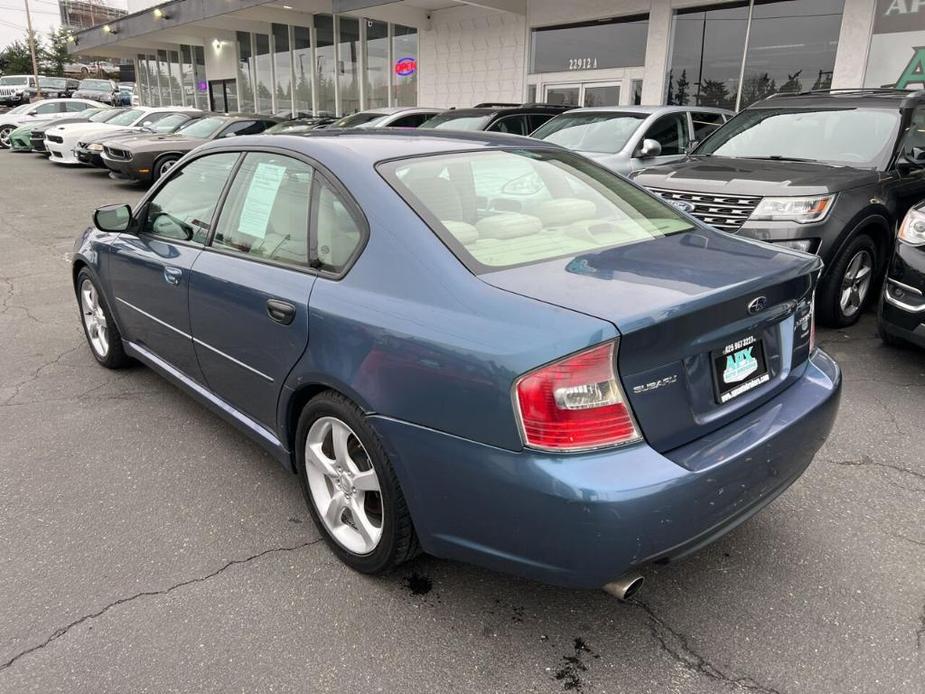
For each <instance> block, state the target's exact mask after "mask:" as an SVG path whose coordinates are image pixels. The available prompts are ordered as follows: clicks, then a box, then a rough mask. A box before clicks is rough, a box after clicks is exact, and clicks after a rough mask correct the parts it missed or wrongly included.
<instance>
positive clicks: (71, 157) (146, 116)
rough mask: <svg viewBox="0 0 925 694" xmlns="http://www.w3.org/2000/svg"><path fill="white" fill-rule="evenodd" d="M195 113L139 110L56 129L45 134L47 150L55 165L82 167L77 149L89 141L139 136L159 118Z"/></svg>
mask: <svg viewBox="0 0 925 694" xmlns="http://www.w3.org/2000/svg"><path fill="white" fill-rule="evenodd" d="M184 111H186V112H189V111H193V112H196V109H192V108H186V107H182V106H163V107H149V106H139V107H138V108H132V109H128V110H126V111H124V112H123V113H120V114H118V115H117V116H114V117H113V118H111V119H109V120H107V121H106V122H96V121H94V122H89V123H73V124H71V125H62V126H56V127H54V128H49V129H48V130H47V131H46V132H45V148H46V149H47V150H48V151H49V152H50V153H51V158H50V161H53V162H55V163H56V164H80V160H78V159H77V154H76V150H77V146H78V144H79V143H80V142H86V141H88V140H89V139H90V138H96V137H99V136H100V135H103V134H104V133H106V132H110V131H113V132H114V131H116V130H122V131H125V130H132V131H134V132H140V131H141V129H142V128H143V127H145V125H146V124H148V123H153V122H154V121H156V120H157V119H159V118H162V117H163V116H161V115H160V114H168V113H178V112H184Z"/></svg>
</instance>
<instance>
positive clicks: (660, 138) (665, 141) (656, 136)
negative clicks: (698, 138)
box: [645, 113, 690, 155]
mask: <svg viewBox="0 0 925 694" xmlns="http://www.w3.org/2000/svg"><path fill="white" fill-rule="evenodd" d="M645 137H646V139H650V140H655V141H656V142H658V143H659V144H660V145H661V146H662V154H663V155H668V154H670V155H679V154H684V153H685V152H687V146H688V145H689V144H690V137H689V136H688V133H687V117H686V115H685V114H683V113H672V114H671V115H669V116H662V117H661V118H659V119H658V120H657V121H655V123H653V124H652V125H651V126H650V127H649V129H648V130H647V131H646V134H645Z"/></svg>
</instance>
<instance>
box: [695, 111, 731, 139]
mask: <svg viewBox="0 0 925 694" xmlns="http://www.w3.org/2000/svg"><path fill="white" fill-rule="evenodd" d="M691 121H692V122H693V124H694V139H695V140H697V142H703V141H704V140H706V139H707V137H708V136H710V135H711V134H712V133H713V131H714V130H716V129H717V128H718V127H719V126H721V125H722V124H723V123H725V122H726V119H725V118H723V114H721V113H698V112H697V111H693V112H692V113H691Z"/></svg>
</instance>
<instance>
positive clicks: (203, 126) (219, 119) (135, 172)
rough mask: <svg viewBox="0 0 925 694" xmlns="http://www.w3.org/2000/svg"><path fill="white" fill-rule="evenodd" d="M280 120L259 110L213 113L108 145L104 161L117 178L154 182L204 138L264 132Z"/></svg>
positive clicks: (212, 138)
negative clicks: (160, 132) (162, 132)
mask: <svg viewBox="0 0 925 694" xmlns="http://www.w3.org/2000/svg"><path fill="white" fill-rule="evenodd" d="M276 124H277V121H276V120H275V119H273V118H272V117H268V116H261V115H257V114H245V113H237V114H234V115H228V116H224V115H223V116H218V115H216V116H209V117H208V118H201V119H199V120H197V121H196V122H194V123H189V124H188V125H186V126H184V127H182V128H180V129H179V130H177V132H175V133H173V134H172V135H147V136H142V137H137V138H133V139H132V140H129V141H126V142H120V143H118V144H113V145H106V146H104V147H103V163H104V164H105V165H106V167H107V168H108V169H109V170H110V171H112V173H113V174H114V175H115V177H116V178H124V179H128V180H131V181H142V182H146V183H148V182H153V181H156V180H157V179H158V178H160V177H161V176H163V175H164V174H165V173H166V172H167V171H168V170H169V169H170V168H171V167H172V166H173V165H174V164H176V163H177V160H179V159H180V157H182V156H183V155H184V154H186V153H187V152H189V151H190V150H192V149H194V148H195V147H198V146H199V145H201V144H202V143H203V142H208V141H209V140H216V139H224V138H227V137H235V136H238V135H252V134H254V133H262V132H263V131H264V130H266V129H267V128H271V127H273V126H274V125H276Z"/></svg>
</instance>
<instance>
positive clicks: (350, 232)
mask: <svg viewBox="0 0 925 694" xmlns="http://www.w3.org/2000/svg"><path fill="white" fill-rule="evenodd" d="M315 181H316V185H315V191H314V195H313V197H312V214H313V217H314V219H313V220H312V221H313V227H314V229H315V238H314V243H315V244H316V248H315V249H313V250H314V252H313V254H312V257H315V258H317V259H318V262H319V263H320V264H321V267H322V269H324V270H327V271H329V272H337V273H339V272H342V271H343V270H344V268H345V267H347V264H348V263H349V262H350V259H351V258H352V257H353V255H354V253H356V250H357V248H359V246H360V243H362V241H363V227H362V226H361V225H360V223H359V220H357V218H356V217H355V216H354V214H353V212H352V211H351V209H350V207H349V206H348V205H347V204H346V202H345V201H344V200H343V198H342V197H341V196H340V194H339V193H338V192H337V191H336V190H334V188H332V187H331V186H330V185H328V183H327V182H326V181H325V180H324V179H323V178H321V177H320V176H318V177H317V178H316V179H315Z"/></svg>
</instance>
